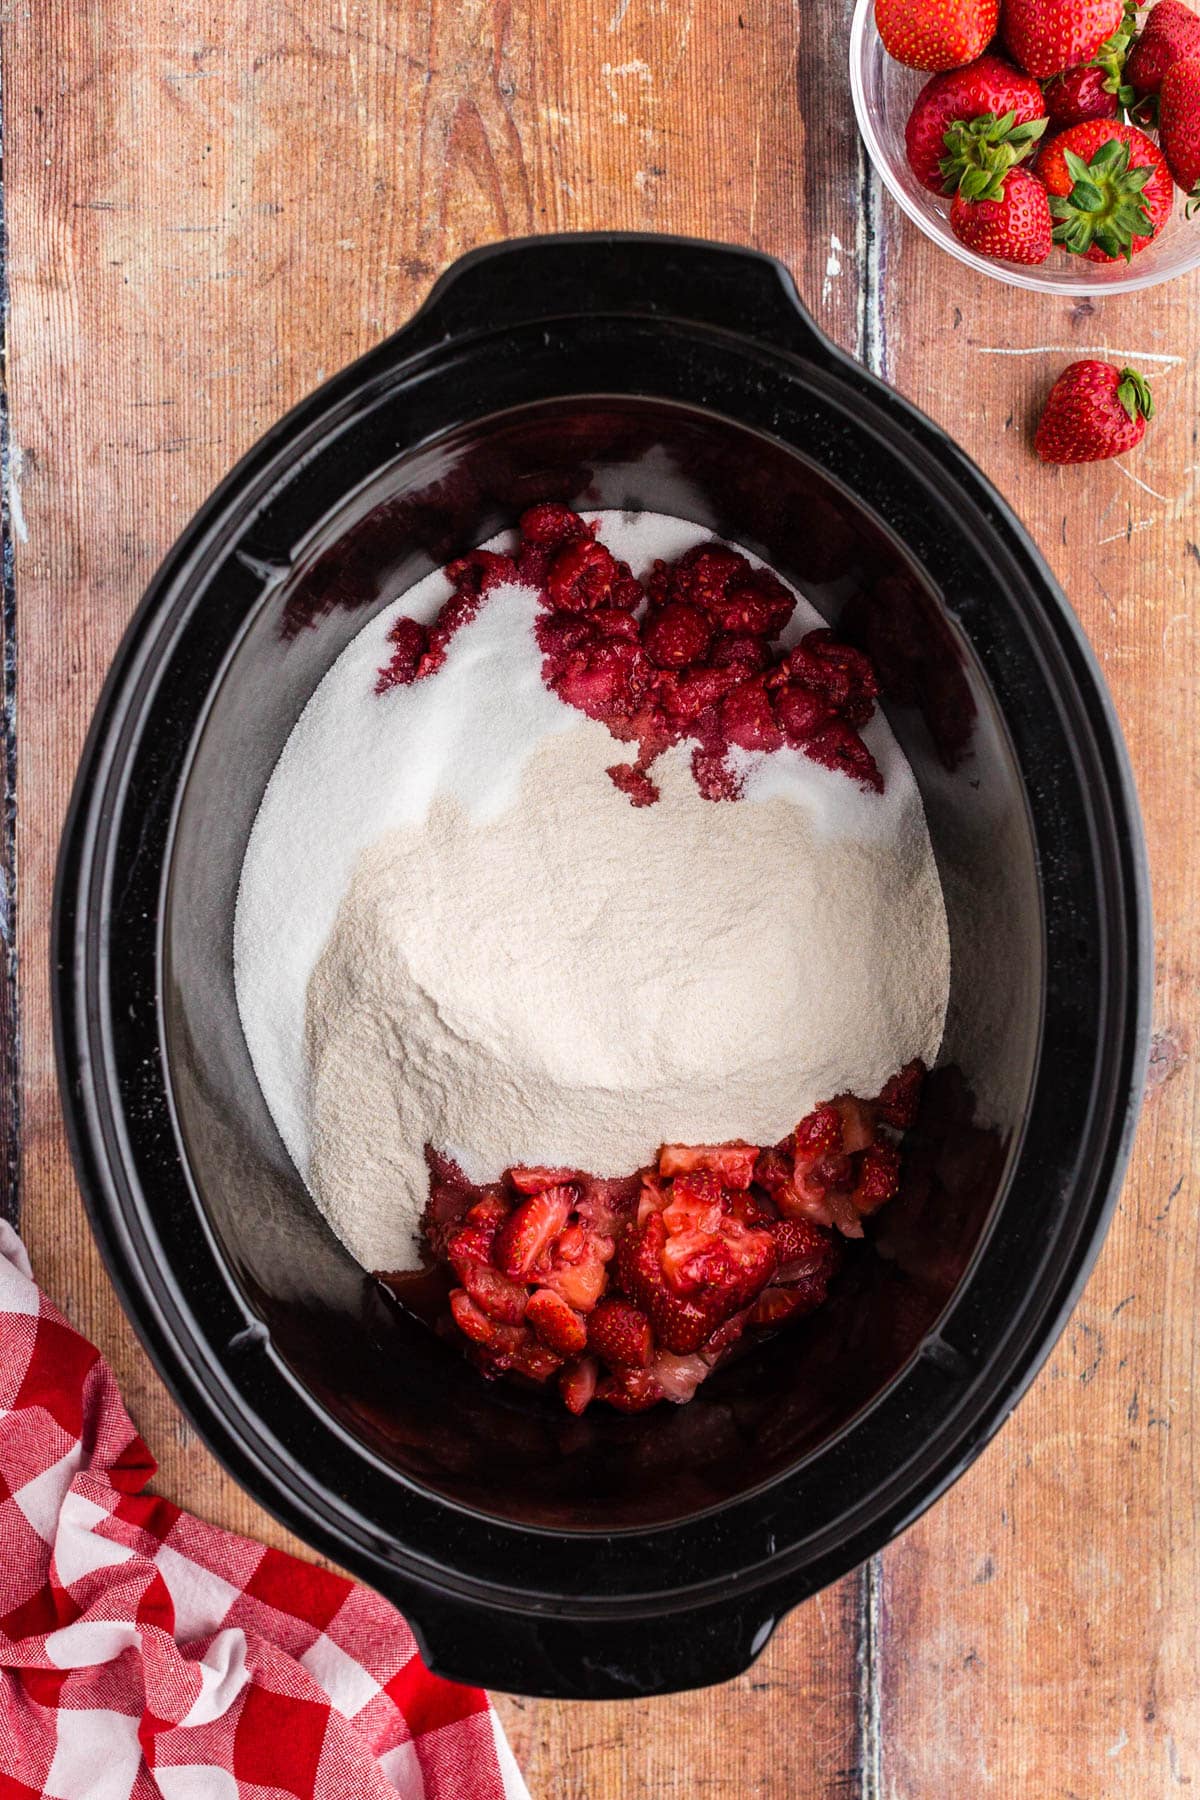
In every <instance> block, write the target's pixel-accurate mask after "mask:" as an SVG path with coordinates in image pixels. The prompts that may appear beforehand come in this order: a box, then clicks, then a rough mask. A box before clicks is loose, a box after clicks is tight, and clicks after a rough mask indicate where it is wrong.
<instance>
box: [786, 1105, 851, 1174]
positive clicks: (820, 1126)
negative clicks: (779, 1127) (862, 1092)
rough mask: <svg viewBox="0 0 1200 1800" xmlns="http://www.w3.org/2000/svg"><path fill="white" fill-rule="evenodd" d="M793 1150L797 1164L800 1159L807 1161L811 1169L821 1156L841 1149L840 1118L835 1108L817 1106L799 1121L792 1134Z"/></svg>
mask: <svg viewBox="0 0 1200 1800" xmlns="http://www.w3.org/2000/svg"><path fill="white" fill-rule="evenodd" d="M792 1139H793V1148H794V1150H795V1154H796V1158H797V1162H798V1161H799V1159H800V1158H801V1157H806V1158H807V1159H808V1162H807V1165H806V1166H808V1167H811V1166H812V1164H813V1163H814V1162H817V1161H818V1160H819V1159H820V1158H821V1157H822V1156H827V1155H829V1154H830V1152H831V1151H835V1150H840V1149H841V1147H842V1117H841V1114H840V1113H839V1112H838V1109H837V1107H836V1106H818V1108H817V1110H816V1111H815V1112H810V1113H809V1114H808V1115H807V1117H806V1118H803V1119H801V1121H800V1123H799V1124H798V1125H797V1127H796V1129H795V1131H794V1132H793V1133H792Z"/></svg>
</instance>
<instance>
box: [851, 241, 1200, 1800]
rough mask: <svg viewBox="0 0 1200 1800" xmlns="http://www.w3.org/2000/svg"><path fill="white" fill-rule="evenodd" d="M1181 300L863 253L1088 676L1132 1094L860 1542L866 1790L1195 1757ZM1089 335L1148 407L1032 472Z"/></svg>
mask: <svg viewBox="0 0 1200 1800" xmlns="http://www.w3.org/2000/svg"><path fill="white" fill-rule="evenodd" d="M1176 228H1177V229H1182V226H1177V227H1176ZM915 292H919V293H920V294H921V311H920V319H919V324H918V323H917V321H916V320H915V319H914V318H913V316H912V313H911V310H910V309H909V308H907V307H906V304H905V298H906V296H907V295H909V294H912V293H915ZM1196 295H1197V286H1196V282H1195V279H1194V278H1192V279H1190V280H1187V281H1182V282H1177V283H1175V284H1173V285H1172V286H1169V287H1167V288H1165V289H1161V290H1157V291H1154V292H1152V293H1150V294H1139V295H1137V296H1134V297H1129V298H1122V297H1117V298H1113V299H1106V300H1103V301H1095V302H1086V301H1085V302H1081V303H1075V304H1072V303H1070V302H1067V301H1062V300H1058V299H1051V298H1040V297H1033V296H1025V295H1019V294H1016V293H1014V292H1012V291H1010V290H1007V289H1005V288H1003V287H1002V286H1000V285H999V284H998V283H996V282H994V281H990V280H985V279H983V278H974V277H971V276H969V275H964V274H963V273H962V272H961V271H959V270H956V269H955V268H954V267H953V265H952V264H951V263H950V262H949V260H948V259H947V258H945V257H944V256H942V255H941V254H940V253H935V252H934V251H933V250H932V249H931V248H930V247H928V246H926V245H925V244H924V243H923V242H920V243H919V242H917V241H916V234H915V233H913V232H911V231H909V232H908V233H906V234H905V236H904V238H903V242H902V246H901V245H896V244H894V245H893V249H892V260H891V273H890V278H889V281H888V284H887V290H886V293H885V309H886V328H887V338H888V343H889V348H890V358H891V373H892V375H893V378H894V379H895V380H896V383H897V385H898V386H899V387H900V388H901V389H902V390H903V391H904V392H905V393H907V394H909V395H910V396H911V398H913V399H914V400H915V401H916V402H917V404H918V405H920V406H922V407H923V408H925V410H926V411H927V412H929V413H931V414H932V415H933V417H934V418H936V419H939V420H940V421H941V422H942V423H944V424H945V425H946V427H947V428H948V429H950V430H952V431H954V432H955V434H956V435H957V436H958V437H959V439H960V441H962V442H963V443H964V445H965V447H966V448H967V449H968V450H969V451H971V452H972V453H973V454H974V455H975V457H976V458H977V460H978V461H979V462H980V463H981V465H982V466H983V468H984V469H985V470H986V471H987V472H988V473H989V474H990V475H991V476H992V477H993V479H994V480H995V481H996V482H997V484H998V486H999V487H1000V488H1001V489H1002V490H1003V491H1005V492H1006V493H1007V494H1008V495H1009V497H1010V498H1011V499H1012V500H1013V501H1014V503H1015V504H1016V505H1017V507H1018V509H1019V510H1020V512H1021V514H1022V516H1023V518H1024V520H1025V522H1026V523H1027V524H1028V525H1029V527H1030V529H1031V530H1032V532H1033V535H1034V537H1035V538H1036V539H1037V541H1038V542H1039V543H1040V544H1041V545H1042V546H1043V548H1044V549H1045V551H1046V553H1047V555H1048V557H1049V559H1050V562H1051V564H1052V566H1053V568H1054V570H1055V572H1056V573H1057V575H1058V576H1059V578H1060V579H1061V581H1062V582H1063V585H1064V587H1065V588H1066V591H1067V593H1068V595H1069V596H1070V598H1071V601H1072V603H1073V605H1074V606H1075V608H1076V610H1077V611H1078V613H1079V615H1080V618H1081V619H1082V621H1083V624H1084V626H1085V628H1086V630H1087V631H1088V633H1089V635H1090V637H1091V639H1092V642H1093V644H1094V645H1095V647H1096V649H1097V651H1098V653H1099V656H1100V659H1101V662H1102V664H1103V666H1104V669H1105V672H1106V675H1107V677H1108V680H1109V682H1110V683H1111V685H1112V689H1113V694H1114V697H1115V700H1116V704H1117V708H1118V711H1119V714H1120V717H1121V720H1122V723H1123V726H1124V729H1125V732H1126V735H1127V738H1128V741H1129V746H1130V750H1131V754H1132V757H1133V762H1134V767H1135V772H1136V774H1137V778H1138V781H1139V786H1140V789H1141V794H1142V800H1143V805H1144V809H1145V815H1146V828H1147V834H1148V841H1149V851H1150V859H1151V865H1152V874H1153V883H1154V899H1155V910H1156V917H1157V931H1158V983H1157V992H1156V1001H1155V1030H1156V1037H1155V1056H1154V1064H1153V1075H1152V1080H1153V1083H1154V1085H1153V1090H1152V1092H1151V1093H1150V1096H1149V1099H1148V1102H1147V1106H1146V1110H1145V1115H1144V1118H1143V1122H1142V1126H1141V1130H1140V1134H1139V1137H1138V1140H1137V1145H1136V1148H1135V1154H1134V1160H1133V1166H1132V1171H1131V1175H1130V1179H1129V1181H1128V1183H1127V1185H1126V1188H1125V1192H1124V1196H1123V1199H1122V1201H1121V1205H1120V1210H1119V1212H1118V1216H1117V1220H1116V1224H1115V1226H1114V1228H1113V1231H1112V1234H1111V1237H1110V1240H1109V1242H1108V1245H1107V1247H1106V1249H1105V1251H1104V1253H1103V1256H1102V1259H1101V1262H1100V1265H1099V1267H1098V1269H1097V1271H1096V1274H1095V1276H1094V1278H1093V1279H1092V1281H1091V1283H1090V1284H1089V1286H1088V1288H1087V1291H1086V1293H1085V1295H1084V1298H1083V1301H1082V1304H1081V1305H1080V1307H1079V1309H1078V1311H1077V1312H1076V1314H1075V1316H1074V1318H1073V1319H1072V1321H1071V1324H1070V1326H1069V1328H1068V1330H1067V1332H1066V1334H1065V1336H1064V1337H1063V1339H1062V1341H1061V1343H1060V1344H1059V1346H1058V1348H1057V1350H1056V1351H1055V1353H1054V1355H1053V1357H1052V1358H1051V1361H1050V1363H1049V1366H1048V1367H1047V1369H1046V1370H1045V1372H1044V1373H1043V1375H1042V1377H1041V1379H1040V1380H1039V1381H1038V1383H1037V1385H1036V1387H1035V1388H1034V1390H1033V1391H1032V1393H1031V1394H1030V1396H1029V1397H1028V1399H1027V1400H1026V1401H1025V1402H1024V1403H1023V1405H1022V1406H1021V1407H1020V1408H1019V1409H1018V1411H1017V1413H1016V1416H1015V1417H1014V1419H1013V1420H1012V1421H1011V1423H1010V1424H1009V1425H1008V1426H1007V1427H1006V1429H1005V1430H1004V1432H1003V1433H1002V1434H1001V1436H1000V1438H999V1439H998V1440H997V1442H996V1443H995V1444H994V1445H993V1446H992V1447H991V1448H990V1450H989V1451H987V1452H986V1453H985V1455H984V1456H983V1458H982V1459H981V1461H980V1462H979V1463H978V1464H977V1465H976V1467H975V1468H974V1469H973V1470H972V1471H971V1473H970V1474H969V1475H968V1476H967V1478H966V1479H965V1480H964V1481H962V1482H961V1483H960V1484H959V1485H958V1486H957V1487H956V1488H955V1489H954V1490H953V1491H952V1492H951V1494H950V1495H949V1496H948V1498H947V1499H946V1500H945V1501H944V1502H943V1503H942V1504H941V1505H940V1506H938V1507H937V1508H936V1509H935V1510H934V1511H933V1512H932V1513H931V1514H929V1515H928V1516H927V1517H926V1518H925V1519H924V1520H923V1521H922V1522H921V1523H920V1524H919V1525H918V1526H917V1527H916V1528H915V1529H914V1530H912V1531H911V1532H909V1534H908V1535H907V1536H906V1537H905V1538H904V1539H903V1540H902V1541H901V1542H900V1543H899V1544H898V1545H896V1546H895V1547H894V1548H893V1549H892V1550H891V1551H890V1552H889V1553H888V1554H887V1555H886V1557H885V1558H884V1559H883V1564H882V1576H881V1582H880V1607H879V1617H878V1621H877V1625H878V1633H879V1641H880V1670H881V1682H882V1718H881V1732H880V1739H879V1742H880V1752H879V1767H878V1771H877V1776H878V1791H879V1793H880V1794H889V1795H890V1794H896V1795H903V1796H904V1797H905V1800H935V1797H936V1800H940V1797H941V1796H942V1795H944V1794H946V1793H953V1792H958V1793H967V1794H970V1795H971V1796H972V1800H989V1797H991V1796H995V1797H996V1800H1001V1797H1004V1800H1007V1797H1008V1796H1011V1795H1014V1794H1031V1795H1032V1794H1036V1795H1038V1796H1039V1800H1042V1797H1043V1796H1044V1797H1045V1800H1059V1797H1062V1800H1067V1797H1068V1796H1071V1795H1075V1796H1078V1797H1079V1800H1109V1797H1110V1796H1111V1800H1118V1797H1120V1800H1126V1797H1127V1796H1135V1797H1141V1796H1145V1797H1147V1800H1149V1797H1150V1796H1154V1797H1155V1800H1157V1797H1158V1796H1160V1795H1161V1796H1165V1795H1167V1794H1170V1793H1173V1792H1175V1791H1176V1788H1177V1787H1186V1786H1187V1785H1189V1784H1190V1783H1193V1782H1195V1781H1196V1780H1197V1778H1198V1777H1200V1713H1198V1710H1197V1705H1196V1682H1195V1671H1196V1667H1197V1664H1198V1662H1200V1630H1198V1623H1197V1621H1198V1616H1200V1615H1198V1613H1197V1608H1196V1593H1197V1577H1198V1574H1200V1569H1198V1543H1200V1538H1198V1531H1197V1526H1198V1517H1197V1489H1196V1482H1195V1472H1194V1467H1193V1460H1192V1444H1193V1442H1194V1435H1195V1430H1196V1425H1197V1414H1196V1392H1195V1385H1194V1381H1193V1371H1194V1365H1195V1343H1196V1338H1195V1322H1194V1304H1193V1300H1192V1297H1191V1296H1192V1289H1193V1283H1194V1279H1195V1268H1196V1257H1197V1248H1198V1244H1197V1227H1196V1216H1195V1192H1196V1176H1197V1148H1198V1143H1200V1120H1198V1116H1197V1113H1198V1109H1197V1095H1198V1085H1197V1069H1196V1063H1195V1060H1194V1057H1193V1056H1192V1054H1191V1036H1190V1034H1191V1031H1192V1029H1193V1021H1194V1016H1195V996H1196V993H1197V991H1200V939H1198V933H1197V920H1198V919H1200V873H1198V869H1197V862H1196V857H1195V850H1194V846H1195V843H1196V837H1197V831H1198V829H1200V787H1198V783H1197V763H1196V749H1195V746H1196V743H1197V731H1198V729H1200V703H1198V698H1197V684H1196V670H1197V667H1200V654H1198V653H1200V643H1198V642H1197V623H1196V621H1197V606H1198V602H1200V564H1198V560H1197V558H1198V553H1197V550H1196V541H1197V538H1198V537H1200V518H1198V514H1197V496H1198V493H1200V486H1198V482H1200V463H1198V462H1197V460H1196V455H1197V453H1196V446H1195V419H1196V416H1197V409H1198V402H1200V375H1198V372H1197V354H1196V353H1197V325H1196ZM1095 351H1101V352H1103V353H1105V354H1114V355H1116V356H1117V357H1118V358H1119V359H1121V360H1125V359H1128V360H1129V361H1131V362H1133V363H1134V364H1135V365H1138V366H1140V367H1142V368H1143V369H1144V371H1145V372H1146V373H1147V374H1148V375H1149V376H1150V377H1151V378H1152V379H1153V381H1154V385H1155V389H1156V393H1157V396H1158V399H1159V404H1160V409H1161V411H1160V417H1159V418H1158V420H1157V421H1156V422H1155V424H1154V425H1153V426H1152V428H1151V434H1150V435H1149V436H1148V438H1147V439H1146V442H1145V445H1144V446H1143V448H1142V449H1141V450H1140V451H1139V452H1138V453H1137V454H1135V455H1131V456H1130V457H1128V458H1127V459H1125V460H1124V461H1121V462H1114V463H1108V464H1103V465H1099V466H1092V467H1088V468H1083V469H1068V470H1063V471H1056V470H1051V469H1048V468H1045V467H1043V466H1042V465H1040V464H1039V463H1038V462H1037V461H1036V459H1035V458H1034V457H1033V456H1032V454H1031V452H1030V449H1029V430H1028V427H1029V419H1030V415H1031V412H1033V411H1035V410H1036V406H1037V404H1038V402H1039V401H1040V399H1041V396H1042V395H1043V394H1044V393H1045V391H1046V389H1047V388H1048V386H1049V384H1050V382H1051V381H1052V380H1053V379H1054V377H1055V376H1056V375H1057V374H1058V373H1059V372H1060V370H1061V369H1062V368H1063V367H1065V365H1066V364H1067V363H1068V362H1070V361H1071V360H1073V358H1074V357H1075V356H1076V355H1081V354H1088V353H1092V352H1095ZM966 393H970V394H971V396H972V403H971V405H970V406H969V407H964V406H963V404H962V396H963V395H964V394H966Z"/></svg>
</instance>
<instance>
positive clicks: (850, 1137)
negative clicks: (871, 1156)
mask: <svg viewBox="0 0 1200 1800" xmlns="http://www.w3.org/2000/svg"><path fill="white" fill-rule="evenodd" d="M833 1105H834V1107H835V1108H836V1110H837V1113H838V1116H839V1118H840V1119H841V1122H842V1146H841V1147H842V1149H843V1150H844V1151H845V1153H846V1155H847V1156H854V1155H856V1154H857V1153H858V1151H860V1150H866V1149H868V1148H869V1146H870V1145H871V1144H873V1143H874V1142H875V1121H874V1118H873V1117H872V1112H871V1108H870V1107H869V1106H868V1105H867V1104H866V1102H865V1101H863V1100H856V1099H855V1098H854V1095H853V1094H840V1095H839V1096H838V1098H837V1099H836V1100H835V1101H834V1102H833Z"/></svg>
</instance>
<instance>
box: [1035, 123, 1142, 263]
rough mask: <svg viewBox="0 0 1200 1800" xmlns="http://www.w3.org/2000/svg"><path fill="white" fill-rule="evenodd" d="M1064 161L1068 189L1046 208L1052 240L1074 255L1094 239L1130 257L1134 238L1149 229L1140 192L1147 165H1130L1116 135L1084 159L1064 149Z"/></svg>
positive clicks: (1118, 254) (1081, 253)
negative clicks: (1069, 182) (1050, 218)
mask: <svg viewBox="0 0 1200 1800" xmlns="http://www.w3.org/2000/svg"><path fill="white" fill-rule="evenodd" d="M1066 163H1067V169H1068V171H1069V173H1070V175H1071V178H1072V181H1073V182H1074V186H1073V187H1072V189H1071V192H1070V193H1069V194H1067V195H1065V196H1064V195H1061V194H1053V195H1051V198H1050V211H1051V213H1052V214H1053V215H1054V217H1055V218H1056V219H1057V220H1058V224H1057V225H1056V226H1055V227H1054V241H1055V243H1056V244H1062V245H1063V246H1064V248H1065V249H1067V250H1070V251H1072V252H1073V254H1074V255H1076V256H1085V255H1086V254H1087V252H1088V251H1089V250H1090V249H1091V247H1092V245H1093V244H1098V245H1099V247H1100V249H1101V250H1103V251H1104V253H1105V255H1106V256H1113V257H1124V259H1125V261H1126V262H1129V261H1131V260H1132V257H1133V240H1134V238H1135V237H1149V236H1151V235H1152V233H1153V228H1154V221H1153V219H1152V218H1151V215H1150V209H1149V207H1148V206H1147V205H1146V201H1145V198H1144V197H1143V194H1142V189H1143V188H1144V187H1145V185H1146V183H1147V182H1148V181H1149V179H1150V177H1151V175H1153V173H1154V171H1153V169H1151V168H1149V167H1146V168H1137V169H1131V168H1130V166H1129V145H1128V144H1123V143H1121V142H1120V140H1119V139H1117V138H1110V139H1109V140H1108V142H1107V143H1106V144H1101V146H1100V148H1099V149H1098V150H1097V151H1096V153H1095V155H1094V156H1093V157H1092V160H1091V162H1090V163H1085V162H1084V160H1083V158H1082V157H1081V156H1077V155H1076V154H1075V152H1074V151H1073V150H1068V151H1067V152H1066Z"/></svg>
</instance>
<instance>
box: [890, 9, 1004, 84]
mask: <svg viewBox="0 0 1200 1800" xmlns="http://www.w3.org/2000/svg"><path fill="white" fill-rule="evenodd" d="M999 19H1000V0H939V3H938V4H937V5H931V4H930V3H929V0H875V23H876V25H877V27H878V29H879V35H880V37H881V38H882V39H883V47H884V49H885V50H886V51H887V53H888V55H889V56H893V57H895V59H896V61H897V62H900V63H904V65H905V66H906V68H909V69H958V68H961V67H962V65H963V64H964V63H969V62H974V61H975V59H976V57H978V56H982V54H983V52H984V51H985V50H986V49H987V47H988V45H989V44H990V43H991V41H992V39H993V38H994V37H995V35H996V27H997V25H998V24H999Z"/></svg>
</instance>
